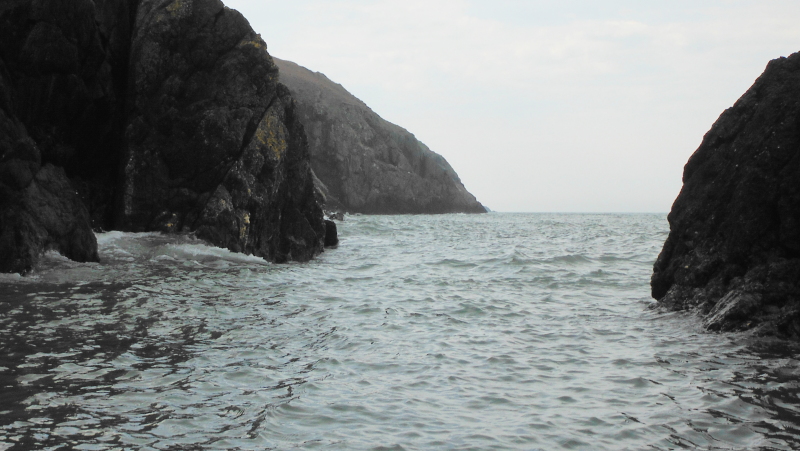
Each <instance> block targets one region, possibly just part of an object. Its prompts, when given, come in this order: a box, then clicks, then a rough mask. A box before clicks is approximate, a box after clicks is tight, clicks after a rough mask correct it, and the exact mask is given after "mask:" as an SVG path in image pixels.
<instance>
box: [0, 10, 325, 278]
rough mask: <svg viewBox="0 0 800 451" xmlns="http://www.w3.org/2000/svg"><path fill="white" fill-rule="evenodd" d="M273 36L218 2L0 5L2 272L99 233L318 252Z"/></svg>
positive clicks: (89, 242) (274, 253)
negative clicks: (181, 236)
mask: <svg viewBox="0 0 800 451" xmlns="http://www.w3.org/2000/svg"><path fill="white" fill-rule="evenodd" d="M308 159H309V153H308V144H307V141H306V137H305V132H304V130H303V126H302V124H301V122H300V121H299V118H298V115H297V113H296V110H295V103H294V101H293V99H292V98H291V95H290V94H289V91H288V89H286V88H285V87H284V86H283V85H281V84H279V83H278V69H277V67H276V66H275V64H274V62H273V60H272V58H271V57H270V56H269V54H268V53H267V51H266V44H265V43H264V41H263V40H262V39H261V37H260V36H259V35H257V34H256V33H255V32H254V31H253V30H252V28H250V25H249V24H248V22H247V20H246V19H245V18H244V17H242V15H241V14H239V13H238V12H237V11H235V10H231V9H229V8H227V7H225V6H224V5H223V4H222V3H221V2H220V1H219V0H193V1H185V0H173V1H161V0H159V1H156V0H105V1H92V0H72V1H69V2H47V1H43V0H9V1H6V2H3V3H2V5H0V271H4V272H25V271H28V270H30V269H31V267H32V266H33V265H34V264H35V262H36V259H37V258H38V256H39V255H40V254H41V253H42V252H43V251H45V250H48V249H54V250H57V251H59V252H60V253H62V254H63V255H65V256H67V257H69V258H72V259H74V260H78V261H96V260H97V259H98V255H97V244H96V240H95V238H94V234H93V232H92V230H93V229H94V230H109V229H116V230H125V231H154V230H159V231H163V232H194V233H196V234H197V236H199V237H200V238H203V239H205V240H207V241H209V242H210V243H212V244H214V245H217V246H221V247H226V248H228V249H230V250H232V251H237V252H245V253H248V254H253V255H258V256H262V257H264V258H266V259H269V260H272V261H278V262H280V261H286V260H301V261H302V260H308V259H310V258H312V257H313V256H314V255H316V254H317V253H319V252H321V251H322V249H323V243H324V240H325V223H324V222H323V217H322V210H321V207H320V205H319V203H318V199H317V194H316V190H315V187H314V178H313V173H312V171H311V168H310V165H309V160H308Z"/></svg>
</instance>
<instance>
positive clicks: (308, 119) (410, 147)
mask: <svg viewBox="0 0 800 451" xmlns="http://www.w3.org/2000/svg"><path fill="white" fill-rule="evenodd" d="M275 62H276V63H277V65H278V67H279V68H280V79H281V82H283V83H285V84H286V86H288V87H289V89H290V90H291V92H292V95H293V96H294V97H295V99H297V105H298V114H299V116H300V117H301V120H302V122H303V123H304V124H305V128H306V133H308V140H309V147H310V151H311V156H312V158H311V165H312V167H313V169H314V172H315V174H316V175H317V176H318V177H319V180H320V182H321V184H320V187H321V188H322V191H323V192H324V195H325V198H326V200H327V203H326V206H327V207H328V208H331V209H340V210H345V211H349V212H353V213H378V214H394V213H485V212H486V209H485V208H484V207H483V205H481V204H480V202H478V201H477V200H476V199H475V196H473V195H472V194H470V193H469V192H468V191H467V189H466V188H464V185H463V184H462V183H461V180H460V179H459V178H458V175H457V174H456V172H455V171H454V170H453V168H452V167H451V166H450V165H449V164H448V163H447V161H446V160H445V159H444V158H443V157H442V156H441V155H439V154H437V153H435V152H433V151H431V150H430V149H428V147H427V146H425V145H424V144H422V143H421V142H419V141H418V140H417V139H416V138H415V137H414V135H412V134H411V133H409V132H408V131H407V130H405V129H403V128H401V127H398V126H397V125H394V124H392V123H390V122H387V121H385V120H383V119H382V118H381V117H380V116H378V115H377V114H375V113H374V112H373V111H372V110H371V109H370V108H369V107H368V106H367V105H365V104H364V102H362V101H360V100H359V99H357V98H355V97H354V96H353V95H352V94H350V93H349V92H347V90H345V89H344V88H343V87H342V86H341V85H339V84H336V83H334V82H332V81H330V80H329V79H328V78H327V77H326V76H325V75H323V74H321V73H318V72H311V71H309V70H308V69H306V68H304V67H301V66H298V65H297V64H295V63H292V62H290V61H283V60H280V59H278V58H275Z"/></svg>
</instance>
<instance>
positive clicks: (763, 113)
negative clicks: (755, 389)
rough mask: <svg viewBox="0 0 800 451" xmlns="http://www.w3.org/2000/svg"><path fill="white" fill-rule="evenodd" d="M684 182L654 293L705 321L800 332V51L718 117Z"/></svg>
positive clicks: (719, 326) (773, 66)
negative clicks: (691, 310) (701, 315)
mask: <svg viewBox="0 0 800 451" xmlns="http://www.w3.org/2000/svg"><path fill="white" fill-rule="evenodd" d="M683 182H684V185H683V188H682V190H681V193H680V195H679V196H678V198H677V199H676V200H675V203H674V205H673V207H672V211H671V212H670V214H669V223H670V234H669V237H668V238H667V241H666V243H665V244H664V248H663V250H662V251H661V254H660V255H659V257H658V260H657V261H656V263H655V266H654V271H653V277H652V280H651V286H652V295H653V297H654V298H656V299H657V300H658V301H659V304H660V305H662V306H665V307H667V308H670V309H674V310H682V309H693V308H698V310H699V311H700V312H701V313H702V314H704V315H707V317H706V320H705V325H706V327H708V328H710V329H716V330H740V329H749V328H756V329H757V330H758V332H759V333H761V334H777V335H780V336H784V337H791V338H794V339H798V338H800V54H794V55H792V56H790V57H789V58H780V59H776V60H773V61H772V62H770V63H769V65H768V66H767V69H766V70H765V72H764V73H763V74H762V75H761V76H760V77H759V78H758V80H756V82H755V84H753V86H752V87H751V88H750V89H749V90H748V91H747V92H746V93H745V94H744V95H743V96H742V97H741V98H740V99H739V100H738V101H737V102H736V104H735V105H734V106H733V107H731V108H729V109H728V110H726V111H725V112H724V113H723V114H722V115H721V116H720V117H719V119H718V120H717V122H716V123H715V124H714V125H713V127H712V128H711V130H710V131H709V132H708V133H707V134H706V135H705V137H704V138H703V142H702V144H701V145H700V147H699V148H698V149H697V151H696V152H695V153H694V155H692V157H691V158H690V159H689V162H688V163H687V164H686V167H685V168H684V174H683Z"/></svg>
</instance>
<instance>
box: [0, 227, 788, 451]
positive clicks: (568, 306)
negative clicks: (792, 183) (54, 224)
mask: <svg viewBox="0 0 800 451" xmlns="http://www.w3.org/2000/svg"><path fill="white" fill-rule="evenodd" d="M338 227H339V232H340V237H341V243H340V245H339V247H338V248H337V249H330V250H327V251H326V252H325V253H324V254H322V255H321V256H320V257H319V258H317V259H316V260H314V261H312V262H310V263H290V264H283V265H276V264H269V263H266V262H265V261H263V260H262V259H259V258H255V257H251V256H245V255H241V254H234V253H230V252H228V251H226V250H222V249H218V248H214V247H210V246H207V245H205V244H203V243H202V242H200V241H198V240H195V239H193V238H191V237H189V236H162V235H159V234H129V233H119V232H109V233H102V234H99V235H98V243H99V248H100V257H101V259H102V261H101V263H99V264H98V263H89V264H78V263H74V262H71V261H68V260H66V259H64V258H62V257H60V256H58V255H57V254H52V253H51V254H48V255H47V256H46V257H45V258H44V260H43V261H42V263H41V264H40V265H39V267H37V268H36V270H35V271H34V272H33V273H32V274H31V275H29V276H27V277H20V276H15V275H5V276H2V277H0V450H27V449H43V450H58V449H61V450H67V449H80V450H221V449H233V450H263V449H324V450H328V449H339V450H362V449H363V450H369V449H374V450H390V449H396V450H417V449H446V450H468V449H469V450H472V449H474V450H489V449H494V450H562V449H563V450H572V449H579V450H643V449H654V450H667V449H703V450H712V449H713V450H790V449H798V448H799V447H800V399H798V394H799V393H800V382H799V381H800V379H799V378H798V376H800V361H798V359H797V356H798V355H800V354H798V350H797V348H794V347H792V346H790V345H788V344H786V343H781V342H769V341H762V340H757V339H754V338H752V337H749V336H748V335H745V334H709V333H705V332H703V331H702V330H701V327H700V324H699V322H698V320H697V319H696V318H695V317H694V316H693V315H691V314H685V313H667V312H661V311H658V310H657V309H652V308H651V306H652V304H653V302H654V301H653V300H652V299H651V298H650V296H649V284H648V282H649V278H650V274H651V272H652V265H653V262H654V261H655V259H656V257H657V255H658V252H659V250H660V248H661V245H662V244H663V242H664V240H665V238H666V236H667V233H668V224H667V222H666V217H665V215H662V214H653V215H611V214H597V215H582V214H500V213H492V214H487V215H441V216H348V217H347V218H346V220H344V221H342V222H340V223H339V224H338Z"/></svg>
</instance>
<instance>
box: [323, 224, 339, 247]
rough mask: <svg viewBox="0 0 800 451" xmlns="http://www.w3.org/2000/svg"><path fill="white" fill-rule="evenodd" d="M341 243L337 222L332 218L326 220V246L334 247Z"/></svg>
mask: <svg viewBox="0 0 800 451" xmlns="http://www.w3.org/2000/svg"><path fill="white" fill-rule="evenodd" d="M338 244H339V233H338V232H337V231H336V223H335V222H333V221H331V220H330V219H326V220H325V247H333V246H336V245H338Z"/></svg>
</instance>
